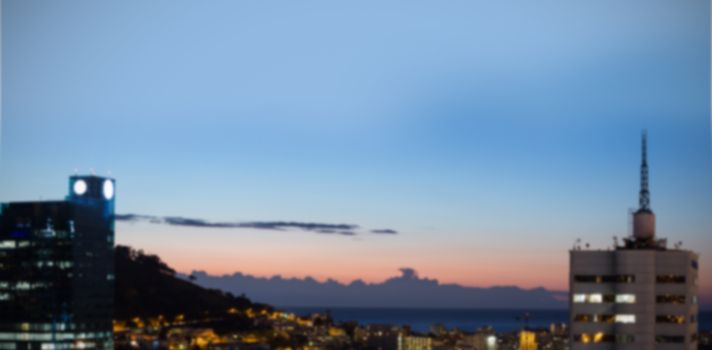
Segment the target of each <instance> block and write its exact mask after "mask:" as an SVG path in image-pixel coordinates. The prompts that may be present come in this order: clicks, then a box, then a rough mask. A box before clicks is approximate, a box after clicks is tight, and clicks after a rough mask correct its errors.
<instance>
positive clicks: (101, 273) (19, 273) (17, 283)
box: [0, 175, 115, 350]
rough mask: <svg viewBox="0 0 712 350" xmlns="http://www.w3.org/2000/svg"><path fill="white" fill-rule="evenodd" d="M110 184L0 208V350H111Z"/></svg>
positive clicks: (74, 182) (94, 179) (76, 184)
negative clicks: (61, 197) (57, 198)
mask: <svg viewBox="0 0 712 350" xmlns="http://www.w3.org/2000/svg"><path fill="white" fill-rule="evenodd" d="M114 198H115V197H114V180H113V179H109V178H104V177H99V176H94V175H89V176H78V175H77V176H71V177H70V178H69V195H67V197H66V198H65V200H56V201H37V202H14V203H2V204H0V350H69V349H113V348H114V344H113V333H112V318H113V304H114V253H113V252H114Z"/></svg>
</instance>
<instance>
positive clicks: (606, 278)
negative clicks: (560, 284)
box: [574, 275, 687, 284]
mask: <svg viewBox="0 0 712 350" xmlns="http://www.w3.org/2000/svg"><path fill="white" fill-rule="evenodd" d="M655 281H656V282H657V283H662V284H668V283H676V284H681V283H686V282H687V278H686V277H685V276H684V275H658V276H656V278H655ZM574 282H579V283H635V276H634V275H575V276H574Z"/></svg>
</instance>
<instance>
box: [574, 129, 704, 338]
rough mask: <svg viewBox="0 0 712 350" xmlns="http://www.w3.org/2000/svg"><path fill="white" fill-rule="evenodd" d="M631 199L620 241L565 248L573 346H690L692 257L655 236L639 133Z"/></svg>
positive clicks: (694, 304) (693, 322)
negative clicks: (636, 187) (635, 190)
mask: <svg viewBox="0 0 712 350" xmlns="http://www.w3.org/2000/svg"><path fill="white" fill-rule="evenodd" d="M639 204H640V208H639V209H638V211H636V212H635V213H634V214H633V233H632V235H631V236H630V237H628V238H625V239H624V240H623V243H622V244H618V242H615V244H614V247H613V248H612V249H608V250H588V249H586V250H584V249H582V248H581V247H580V246H575V247H574V249H573V250H572V251H571V252H570V276H569V285H570V289H569V290H570V291H571V299H570V301H569V302H570V308H569V309H570V310H571V312H570V322H571V328H570V331H571V333H570V334H571V335H570V336H571V339H570V342H571V344H572V348H573V349H614V348H615V349H697V341H698V340H697V334H698V333H697V315H698V305H697V288H698V286H697V283H698V261H699V257H698V255H697V254H696V253H694V252H691V251H687V250H682V249H680V247H679V245H678V246H676V247H675V248H668V247H667V241H666V240H665V239H657V238H656V236H655V214H653V212H652V210H651V209H650V194H649V191H648V164H647V154H646V137H645V135H643V155H642V164H641V190H640V203H639Z"/></svg>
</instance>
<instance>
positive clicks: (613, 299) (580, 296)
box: [572, 293, 694, 304]
mask: <svg viewBox="0 0 712 350" xmlns="http://www.w3.org/2000/svg"><path fill="white" fill-rule="evenodd" d="M572 299H573V302H574V303H577V304H601V303H607V304H609V303H617V304H634V303H635V294H602V293H575V294H573V295H572ZM693 299H694V298H693ZM686 300H687V298H686V297H685V296H684V295H672V294H663V295H658V296H657V297H656V302H657V303H658V304H685V301H686Z"/></svg>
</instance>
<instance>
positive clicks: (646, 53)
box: [0, 0, 712, 300]
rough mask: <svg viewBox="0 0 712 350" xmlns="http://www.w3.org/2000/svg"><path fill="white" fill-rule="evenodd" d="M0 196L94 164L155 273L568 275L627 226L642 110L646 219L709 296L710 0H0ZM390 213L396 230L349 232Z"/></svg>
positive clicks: (53, 189)
mask: <svg viewBox="0 0 712 350" xmlns="http://www.w3.org/2000/svg"><path fill="white" fill-rule="evenodd" d="M1 81H2V120H1V121H2V124H1V125H2V134H1V135H2V138H1V139H0V145H1V149H0V201H3V202H4V201H15V200H36V199H40V198H43V199H53V198H62V197H63V196H64V195H65V194H66V191H67V177H68V176H69V175H71V174H73V173H75V172H79V173H90V172H92V171H94V172H96V173H97V174H99V175H108V174H110V176H112V177H114V178H116V183H117V185H116V186H117V190H116V193H117V197H116V198H117V202H116V203H117V204H116V208H117V212H118V213H120V214H129V213H132V214H140V215H147V216H155V217H180V218H191V219H196V220H199V221H200V222H203V223H205V222H275V221H279V222H296V223H324V224H350V225H356V226H358V227H357V228H354V230H353V232H350V234H339V233H338V232H337V233H333V232H332V233H328V232H322V231H315V230H305V229H300V226H298V225H297V226H295V227H290V228H286V229H283V230H274V229H264V228H255V227H252V226H249V225H248V226H249V227H229V228H215V227H208V226H209V225H192V226H185V225H179V226H176V225H170V224H166V223H158V224H157V223H151V222H149V221H146V220H134V221H120V222H118V223H117V232H116V240H117V242H118V243H120V244H127V245H131V246H133V247H135V248H141V249H144V250H146V251H148V252H151V253H156V254H159V255H160V256H161V257H162V258H163V259H164V260H165V261H167V262H168V263H169V264H170V265H171V266H174V267H175V268H176V269H177V270H179V271H190V270H193V269H196V270H205V271H207V272H209V273H214V274H223V273H232V272H235V271H241V272H244V273H249V274H253V275H258V276H270V275H275V274H280V275H282V276H286V277H304V276H313V277H315V278H317V279H320V280H323V279H326V278H334V279H336V280H339V281H344V282H348V281H351V280H353V279H357V278H360V279H363V280H365V281H374V282H376V281H382V280H384V279H386V278H387V277H389V276H394V275H398V269H399V268H401V267H411V268H414V269H416V270H417V271H418V272H419V274H420V275H421V276H426V277H430V278H437V279H438V280H440V281H441V282H448V283H460V284H463V285H468V286H493V285H517V286H522V287H525V288H531V287H537V286H543V287H546V288H550V289H557V290H566V289H567V288H568V286H567V284H568V250H569V249H570V248H571V247H572V245H573V243H574V241H575V240H576V239H577V238H580V239H582V240H583V241H584V242H589V243H590V244H591V245H592V246H594V247H600V248H606V247H608V246H610V245H611V244H612V240H613V236H618V237H623V236H625V235H627V234H628V233H629V227H628V225H629V224H628V212H629V209H630V208H634V207H636V206H637V192H638V190H639V164H640V134H641V130H642V129H647V131H648V136H649V163H650V178H651V180H650V186H651V197H652V208H653V210H654V211H655V212H656V214H657V218H658V234H659V235H660V236H664V237H668V238H669V240H670V241H671V242H677V241H682V242H683V246H684V247H690V248H693V249H694V250H696V251H697V252H699V253H701V255H702V257H701V262H700V264H701V265H702V269H701V271H702V276H701V284H702V287H701V288H702V293H703V294H705V295H708V296H709V300H712V274H710V273H709V272H705V271H712V269H705V268H704V266H712V258H710V257H711V256H712V240H711V239H710V238H709V237H710V234H711V233H712V215H710V213H712V144H711V142H710V130H711V129H710V5H709V2H708V1H694V0H685V1H667V0H666V1H662V0H645V1H643V0H639V1H638V0H632V1H625V2H622V1H617V0H597V1H577V2H571V1H565V0H556V1H553V0H544V1H537V2H536V3H533V2H524V1H510V0H504V1H497V2H492V1H459V0H454V1H448V2H442V1H425V0H416V1H405V0H393V1H388V2H385V1H358V2H334V1H327V0H309V1H276V0H275V1H227V0H224V1H221V0H215V1H209V2H204V1H187V0H171V1H168V0H155V1H140V0H127V1H111V2H109V1H93V0H92V1H89V0H86V1H78V0H66V1H61V2H60V1H40V0H3V1H2V79H1ZM373 230H393V231H396V232H397V233H395V234H393V233H390V234H383V233H373V232H372V231H373Z"/></svg>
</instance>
